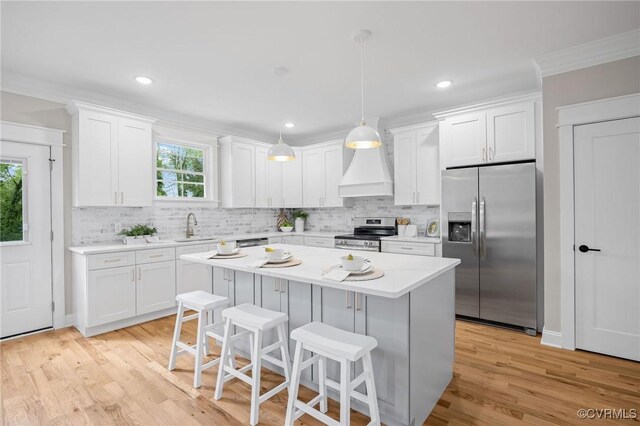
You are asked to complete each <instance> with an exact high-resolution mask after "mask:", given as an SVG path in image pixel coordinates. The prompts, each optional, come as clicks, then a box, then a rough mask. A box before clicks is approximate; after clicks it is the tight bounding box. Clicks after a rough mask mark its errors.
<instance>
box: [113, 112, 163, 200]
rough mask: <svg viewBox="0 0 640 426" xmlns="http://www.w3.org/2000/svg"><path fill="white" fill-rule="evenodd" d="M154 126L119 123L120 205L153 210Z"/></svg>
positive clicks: (127, 120) (138, 123)
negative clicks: (148, 207)
mask: <svg viewBox="0 0 640 426" xmlns="http://www.w3.org/2000/svg"><path fill="white" fill-rule="evenodd" d="M152 152H153V149H152V143H151V124H150V123H145V122H141V121H135V120H129V119H126V118H119V119H118V194H117V196H118V205H121V206H129V207H144V206H150V205H151V203H152V200H153V190H154V186H153V167H152V166H153V153H152Z"/></svg>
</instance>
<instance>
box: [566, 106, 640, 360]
mask: <svg viewBox="0 0 640 426" xmlns="http://www.w3.org/2000/svg"><path fill="white" fill-rule="evenodd" d="M574 129H575V130H574V132H575V133H574V155H575V158H574V161H575V166H574V167H575V250H576V252H575V268H576V270H575V285H576V347H577V348H580V349H586V350H589V351H593V352H600V353H604V354H609V355H613V356H618V357H622V358H629V359H634V360H637V361H640V168H639V167H638V165H639V164H640V118H629V119H625V120H616V121H609V122H603V123H597V124H589V125H583V126H577V127H575V128H574ZM592 250H598V251H592Z"/></svg>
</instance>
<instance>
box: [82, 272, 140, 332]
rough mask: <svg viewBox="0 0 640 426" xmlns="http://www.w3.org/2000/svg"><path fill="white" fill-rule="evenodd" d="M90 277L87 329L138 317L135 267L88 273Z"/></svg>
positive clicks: (88, 284)
mask: <svg viewBox="0 0 640 426" xmlns="http://www.w3.org/2000/svg"><path fill="white" fill-rule="evenodd" d="M88 278H89V279H88V283H87V326H88V327H93V326H96V325H100V324H106V323H109V322H114V321H118V320H122V319H126V318H131V317H134V316H135V315H136V278H135V266H123V267H120V268H109V269H98V270H96V271H89V272H88Z"/></svg>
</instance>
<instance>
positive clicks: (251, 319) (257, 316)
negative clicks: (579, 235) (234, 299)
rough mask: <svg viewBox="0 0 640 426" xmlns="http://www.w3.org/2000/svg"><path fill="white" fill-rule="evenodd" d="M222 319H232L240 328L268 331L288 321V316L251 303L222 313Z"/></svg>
mask: <svg viewBox="0 0 640 426" xmlns="http://www.w3.org/2000/svg"><path fill="white" fill-rule="evenodd" d="M222 317H223V318H225V319H230V320H231V321H233V322H234V323H235V324H236V325H239V326H240V327H243V328H244V326H247V327H250V328H253V329H256V330H268V329H270V328H274V327H276V326H277V325H278V324H281V323H283V322H286V321H287V320H288V317H287V314H284V313H282V312H276V311H271V310H269V309H264V308H261V307H259V306H255V305H252V304H250V303H243V304H242V305H238V306H234V307H233V308H228V309H225V310H224V311H222Z"/></svg>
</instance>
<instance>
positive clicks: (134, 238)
mask: <svg viewBox="0 0 640 426" xmlns="http://www.w3.org/2000/svg"><path fill="white" fill-rule="evenodd" d="M157 232H158V230H157V229H156V228H153V227H151V226H148V225H142V224H138V225H133V226H132V227H131V228H129V229H123V230H122V231H120V232H118V233H117V234H116V235H119V236H121V237H124V238H123V239H122V242H123V243H124V244H144V243H145V242H146V239H145V237H150V236H152V235H154V234H156V233H157Z"/></svg>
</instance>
